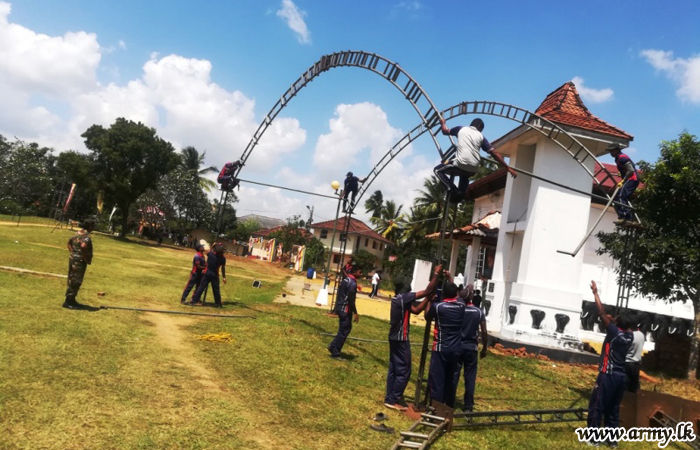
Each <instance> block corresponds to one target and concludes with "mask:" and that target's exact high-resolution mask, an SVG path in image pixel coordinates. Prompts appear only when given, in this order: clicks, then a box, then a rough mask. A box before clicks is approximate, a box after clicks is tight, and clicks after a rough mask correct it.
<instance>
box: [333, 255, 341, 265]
mask: <svg viewBox="0 0 700 450" xmlns="http://www.w3.org/2000/svg"><path fill="white" fill-rule="evenodd" d="M333 264H340V255H339V254H338V253H333Z"/></svg>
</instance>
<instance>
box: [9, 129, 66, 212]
mask: <svg viewBox="0 0 700 450" xmlns="http://www.w3.org/2000/svg"><path fill="white" fill-rule="evenodd" d="M52 151H53V150H52V149H50V148H47V147H41V146H39V144H37V143H34V142H30V143H27V142H24V141H20V140H19V139H17V140H15V141H14V142H8V141H7V140H6V139H5V138H4V137H3V138H2V139H1V140H0V163H1V164H0V207H1V208H2V209H3V210H4V212H7V213H18V214H39V215H44V216H46V215H48V213H49V211H50V209H51V206H52V204H51V203H52V198H53V195H52V194H53V188H54V179H53V177H52V175H53V165H54V162H55V158H56V157H55V156H53V155H52V153H51V152H52Z"/></svg>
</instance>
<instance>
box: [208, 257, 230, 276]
mask: <svg viewBox="0 0 700 450" xmlns="http://www.w3.org/2000/svg"><path fill="white" fill-rule="evenodd" d="M225 265H226V257H225V256H224V255H221V256H219V255H217V254H216V253H215V252H213V251H211V252H209V253H207V268H206V269H205V270H204V273H205V274H206V275H207V276H210V277H218V276H219V267H221V266H225Z"/></svg>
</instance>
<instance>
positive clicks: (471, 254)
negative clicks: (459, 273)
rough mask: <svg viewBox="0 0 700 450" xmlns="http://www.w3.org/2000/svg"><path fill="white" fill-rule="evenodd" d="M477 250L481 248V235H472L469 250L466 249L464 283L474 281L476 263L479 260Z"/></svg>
mask: <svg viewBox="0 0 700 450" xmlns="http://www.w3.org/2000/svg"><path fill="white" fill-rule="evenodd" d="M479 250H481V237H480V236H474V239H473V240H472V245H470V246H469V251H467V265H466V267H465V269H464V284H465V285H467V284H469V283H473V282H474V278H475V277H476V263H477V262H478V261H479Z"/></svg>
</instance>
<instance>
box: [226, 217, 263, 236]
mask: <svg viewBox="0 0 700 450" xmlns="http://www.w3.org/2000/svg"><path fill="white" fill-rule="evenodd" d="M261 228H262V226H261V225H260V222H258V221H257V220H255V219H247V220H245V221H243V222H240V221H238V222H236V226H235V228H233V229H231V230H229V231H228V232H227V233H226V237H228V238H229V239H232V240H234V241H238V242H248V239H250V235H251V234H253V233H255V232H256V231H258V230H259V229H261Z"/></svg>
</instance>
